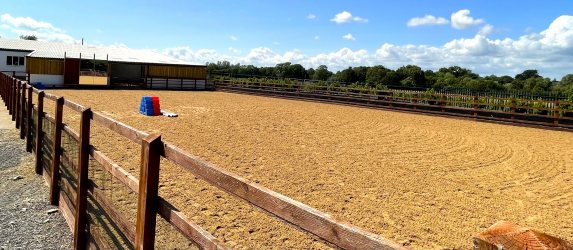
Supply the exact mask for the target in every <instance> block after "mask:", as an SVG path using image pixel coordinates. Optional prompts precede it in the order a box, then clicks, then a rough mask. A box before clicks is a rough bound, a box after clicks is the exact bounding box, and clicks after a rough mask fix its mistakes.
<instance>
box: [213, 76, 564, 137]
mask: <svg viewBox="0 0 573 250" xmlns="http://www.w3.org/2000/svg"><path fill="white" fill-rule="evenodd" d="M212 81H213V83H214V84H215V86H216V90H223V91H228V92H239V93H249V94H255V95H263V96H274V97H282V98H290V99H302V100H310V101H320V102H332V103H339V104H347V105H356V106H363V107H372V108H382V109H389V110H397V111H406V112H415V113H426V114H431V115H440V116H449V117H460V118H466V119H473V120H480V121H488V122H494V123H502V124H513V125H520V126H528V127H539V128H546V129H555V130H564V131H573V101H571V100H561V99H556V98H550V100H548V99H541V98H538V99H523V98H517V97H507V96H504V95H502V94H500V95H489V96H488V95H482V94H475V93H473V94H472V93H469V94H452V93H446V92H435V91H421V90H396V89H375V88H350V87H341V86H321V85H312V84H303V83H291V84H285V83H278V82H274V81H272V79H271V80H269V81H266V80H264V79H228V78H223V77H221V78H217V77H215V78H213V79H212Z"/></svg>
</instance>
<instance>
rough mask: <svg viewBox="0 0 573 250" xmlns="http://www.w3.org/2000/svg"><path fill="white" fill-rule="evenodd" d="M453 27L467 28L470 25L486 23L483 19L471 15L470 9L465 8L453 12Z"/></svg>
mask: <svg viewBox="0 0 573 250" xmlns="http://www.w3.org/2000/svg"><path fill="white" fill-rule="evenodd" d="M451 21H452V27H454V28H456V29H465V28H467V27H470V26H475V25H480V24H483V23H484V20H483V19H475V18H473V17H471V16H470V10H468V9H463V10H458V11H457V12H454V13H452V16H451Z"/></svg>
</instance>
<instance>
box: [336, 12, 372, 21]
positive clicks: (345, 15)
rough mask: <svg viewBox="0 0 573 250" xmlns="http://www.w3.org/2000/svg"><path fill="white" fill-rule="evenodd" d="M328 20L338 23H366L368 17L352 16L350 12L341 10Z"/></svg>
mask: <svg viewBox="0 0 573 250" xmlns="http://www.w3.org/2000/svg"><path fill="white" fill-rule="evenodd" d="M330 21H332V22H335V23H338V24H341V23H351V22H357V23H367V22H368V19H366V18H362V17H357V16H352V13H350V12H348V11H343V12H340V13H338V14H336V15H335V16H334V17H333V18H332V19H330Z"/></svg>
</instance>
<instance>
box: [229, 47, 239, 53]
mask: <svg viewBox="0 0 573 250" xmlns="http://www.w3.org/2000/svg"><path fill="white" fill-rule="evenodd" d="M229 52H231V53H234V54H238V53H241V51H240V50H238V49H235V48H233V47H229Z"/></svg>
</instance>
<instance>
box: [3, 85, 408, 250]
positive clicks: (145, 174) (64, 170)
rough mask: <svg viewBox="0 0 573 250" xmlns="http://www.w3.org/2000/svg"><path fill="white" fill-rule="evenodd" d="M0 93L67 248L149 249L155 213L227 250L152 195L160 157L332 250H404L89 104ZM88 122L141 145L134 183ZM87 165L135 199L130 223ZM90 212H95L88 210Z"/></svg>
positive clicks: (200, 241) (24, 89)
mask: <svg viewBox="0 0 573 250" xmlns="http://www.w3.org/2000/svg"><path fill="white" fill-rule="evenodd" d="M33 94H35V95H33ZM0 96H1V97H2V100H3V101H4V103H5V105H6V107H7V108H8V111H9V114H11V115H12V120H13V121H15V122H16V127H17V128H18V129H20V131H21V136H22V138H25V139H26V144H27V149H28V151H29V152H32V154H33V155H34V156H35V165H34V166H35V167H34V171H35V172H36V173H37V174H39V175H42V176H43V177H44V179H45V181H46V183H48V185H49V188H50V194H49V196H50V197H49V201H50V203H52V204H54V205H57V206H59V208H60V211H61V212H62V214H63V216H64V218H65V219H66V221H67V223H68V226H69V227H70V229H71V231H72V232H73V234H74V243H73V246H74V249H106V248H109V247H110V245H109V244H110V243H109V242H110V241H109V240H107V238H109V237H119V238H121V240H115V241H113V240H112V241H111V242H112V244H114V243H115V244H124V246H126V247H125V248H128V249H132V248H133V249H154V247H155V243H156V242H155V235H156V233H157V229H156V218H157V215H159V216H160V217H161V218H163V219H164V220H165V221H166V222H167V223H168V224H170V225H171V226H173V227H174V228H175V229H177V231H178V232H179V233H180V234H182V235H183V236H184V237H185V238H187V239H188V240H189V241H190V242H191V243H193V244H194V245H196V246H197V247H199V248H200V249H227V248H226V247H225V246H224V245H223V243H222V242H221V241H219V240H218V239H217V238H216V237H214V236H213V235H211V234H210V233H209V232H208V231H206V230H204V229H203V228H201V227H200V226H199V225H197V224H196V223H194V222H193V221H191V220H189V219H188V218H187V217H186V216H185V215H184V214H183V213H182V212H180V211H179V210H178V209H177V208H176V207H175V206H173V205H172V204H171V203H170V202H169V201H168V200H167V199H165V198H163V197H161V196H159V195H158V190H159V175H160V170H159V169H160V168H159V165H160V159H162V158H163V159H166V160H168V161H170V162H172V163H174V164H176V165H177V166H179V167H181V168H183V169H184V170H186V171H188V172H191V173H192V174H194V175H195V176H197V177H198V178H201V179H203V180H205V181H207V182H208V183H209V184H210V185H213V186H215V187H217V188H218V189H221V190H223V191H225V192H227V193H229V194H231V195H234V196H235V197H238V198H240V199H241V200H244V201H245V202H247V203H249V204H250V205H252V206H255V207H258V208H260V209H262V210H264V211H266V212H267V214H269V215H271V216H274V217H276V218H279V221H281V222H286V223H288V224H290V225H292V226H294V228H296V229H298V230H303V231H305V232H307V233H309V234H312V235H314V236H316V237H318V238H320V239H321V240H322V241H324V242H325V243H327V244H329V245H332V246H334V247H337V248H342V249H402V248H403V247H402V246H401V245H398V244H396V243H394V242H392V241H389V240H387V239H384V238H382V237H381V236H379V235H376V234H373V233H370V232H367V231H365V230H363V229H361V228H358V227H355V226H352V225H349V224H347V223H344V222H341V221H338V220H335V219H333V218H332V217H331V216H329V215H328V214H325V213H323V212H320V211H318V210H316V209H314V208H312V207H309V206H307V205H305V204H303V203H300V202H298V201H295V200H293V199H291V198H289V197H286V196H284V195H281V194H279V193H276V192H274V191H272V190H269V189H267V188H265V187H262V186H260V185H258V184H256V183H253V182H251V181H248V180H246V179H244V178H242V177H240V176H238V175H235V174H233V173H231V172H229V171H226V170H224V169H222V168H219V167H217V166H214V165H213V164H211V163H208V162H206V161H203V160H201V159H200V158H198V157H196V156H194V155H191V154H189V153H187V152H184V151H183V150H181V149H179V148H178V147H176V146H175V145H173V144H170V143H168V142H166V141H165V140H163V139H162V138H161V136H160V135H156V134H148V133H146V132H143V131H140V130H137V129H135V128H132V127H130V126H128V125H126V124H123V123H121V122H118V121H116V120H113V119H111V118H109V117H107V116H105V115H103V114H102V113H100V112H97V111H93V110H92V109H90V108H89V107H84V106H82V105H80V104H77V103H74V102H72V101H70V100H66V99H65V97H59V96H55V95H53V94H50V93H46V92H44V91H42V90H38V89H36V88H34V87H32V86H31V85H30V84H29V83H28V82H26V81H22V80H20V79H16V78H14V77H13V76H11V75H6V74H0ZM34 97H35V98H37V100H36V102H35V104H34V102H32V101H33V100H32V99H33V98H34ZM46 100H49V101H52V102H54V107H55V110H54V117H52V116H51V115H50V114H48V113H47V112H46V111H45V110H44V107H45V105H44V104H45V102H46ZM63 107H67V108H68V109H69V110H71V111H73V112H76V113H79V115H80V128H79V133H77V132H76V131H74V130H73V129H72V128H71V127H70V126H69V125H67V124H65V123H64V122H63V121H62V118H63V116H64V109H63ZM68 109H66V110H68ZM92 123H97V124H98V125H101V126H103V127H104V128H106V129H109V130H112V131H114V132H115V133H117V134H119V135H120V136H122V137H124V138H126V139H129V140H130V141H132V142H135V143H137V144H139V145H140V146H141V162H140V178H139V179H138V178H136V177H135V176H134V175H132V174H130V173H129V172H128V171H126V170H125V169H123V168H122V167H120V166H119V165H118V164H116V163H114V162H113V161H112V160H111V159H110V158H108V157H107V156H105V155H104V154H103V153H102V152H101V151H100V150H98V149H97V148H96V147H94V146H93V145H92V144H91V143H90V135H91V134H90V133H91V131H90V124H92ZM94 168H98V169H99V171H102V172H105V173H107V174H109V175H111V176H112V177H113V178H114V180H117V181H119V183H121V185H122V186H123V187H125V188H127V189H128V190H130V192H133V193H134V194H135V195H137V196H138V198H137V201H138V202H137V217H136V223H135V225H133V223H131V222H130V221H129V220H127V219H126V217H125V215H124V214H122V213H121V212H120V210H119V209H118V207H117V206H115V205H114V204H113V202H112V201H111V200H110V199H109V198H108V197H106V196H105V195H104V194H103V193H104V190H103V189H102V187H100V186H98V184H96V180H95V179H90V177H89V175H88V170H93V169H94ZM94 207H97V208H98V209H99V210H98V211H101V213H99V214H98V213H94V211H93V210H92V209H94ZM100 217H101V218H100ZM104 217H105V220H106V221H109V223H110V224H111V227H113V230H111V229H108V228H107V227H106V228H104V229H105V230H102V229H101V228H100V227H98V222H99V221H101V220H103V219H102V218H104ZM110 232H111V233H110ZM113 232H116V233H113Z"/></svg>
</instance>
